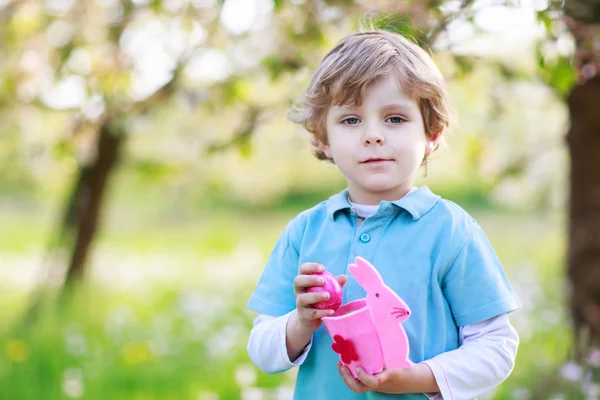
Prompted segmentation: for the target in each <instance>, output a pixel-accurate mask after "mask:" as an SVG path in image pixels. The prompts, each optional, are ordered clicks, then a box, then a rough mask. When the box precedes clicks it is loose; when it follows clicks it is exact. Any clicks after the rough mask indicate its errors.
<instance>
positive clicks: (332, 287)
mask: <svg viewBox="0 0 600 400" xmlns="http://www.w3.org/2000/svg"><path fill="white" fill-rule="evenodd" d="M312 275H315V276H320V277H321V278H323V279H324V280H325V283H324V284H323V285H322V286H311V287H309V288H308V289H306V291H307V292H329V299H328V300H325V301H321V302H319V303H315V304H313V305H312V306H313V307H314V308H318V309H320V310H337V309H338V308H339V307H340V305H341V304H342V286H341V285H340V283H339V282H338V280H337V279H335V276H333V275H332V274H330V273H329V272H327V271H324V272H317V273H314V274H312Z"/></svg>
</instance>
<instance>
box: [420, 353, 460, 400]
mask: <svg viewBox="0 0 600 400" xmlns="http://www.w3.org/2000/svg"><path fill="white" fill-rule="evenodd" d="M423 364H427V366H428V367H429V368H430V369H431V372H433V377H434V378H435V382H436V383H437V385H438V387H439V388H440V392H439V393H425V396H427V397H428V398H429V399H430V400H444V399H453V396H452V391H451V390H450V385H449V384H448V377H447V376H446V371H444V368H443V367H442V366H441V364H440V363H438V362H437V361H436V360H435V359H433V358H432V359H430V360H426V361H423Z"/></svg>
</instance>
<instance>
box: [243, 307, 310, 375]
mask: <svg viewBox="0 0 600 400" xmlns="http://www.w3.org/2000/svg"><path fill="white" fill-rule="evenodd" d="M290 315H291V312H290V313H287V314H285V315H282V316H281V317H272V316H269V315H263V314H261V315H259V316H258V317H257V318H256V319H255V320H254V326H253V327H252V331H251V332H250V338H249V339H248V346H247V349H248V355H249V356H250V359H251V360H252V361H253V362H254V364H256V366H257V367H258V368H260V369H261V370H262V371H264V372H266V373H267V374H276V373H279V372H283V371H287V370H288V369H290V368H292V367H297V366H299V365H301V364H302V363H303V362H304V360H305V359H306V357H307V355H308V352H309V350H310V348H311V346H312V338H311V340H310V342H309V343H308V345H307V346H306V347H305V348H304V350H303V351H302V353H301V354H300V356H299V357H298V358H297V359H296V360H294V361H293V362H292V361H291V360H290V358H289V356H288V353H287V346H286V328H287V323H288V321H289V318H290Z"/></svg>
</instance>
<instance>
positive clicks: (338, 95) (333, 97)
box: [288, 31, 452, 161]
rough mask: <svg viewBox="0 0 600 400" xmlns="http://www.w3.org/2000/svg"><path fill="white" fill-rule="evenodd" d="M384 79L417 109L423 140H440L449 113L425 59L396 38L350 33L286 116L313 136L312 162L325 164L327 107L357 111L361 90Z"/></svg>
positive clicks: (442, 84)
mask: <svg viewBox="0 0 600 400" xmlns="http://www.w3.org/2000/svg"><path fill="white" fill-rule="evenodd" d="M389 74H394V75H395V76H396V77H397V79H398V84H399V86H400V87H401V88H402V90H404V92H406V94H408V95H409V96H411V97H412V98H413V99H414V100H415V101H416V102H417V104H418V105H419V109H420V111H421V114H422V115H423V124H424V127H425V133H426V135H428V136H429V135H433V134H435V133H438V132H439V133H440V134H442V133H443V132H444V130H446V129H447V128H448V126H449V125H450V120H451V118H452V112H451V109H450V106H449V103H448V96H447V92H446V87H445V82H444V78H443V77H442V74H441V73H440V71H439V69H438V68H437V66H436V65H435V64H434V62H433V60H432V59H431V57H430V56H429V55H428V54H427V53H426V52H425V51H424V50H423V49H421V48H420V47H419V46H418V45H416V44H414V43H411V42H410V41H409V40H408V39H406V38H405V37H403V36H401V35H399V34H395V33H391V32H386V31H367V32H360V33H355V34H352V35H349V36H346V37H345V38H343V39H342V40H340V41H339V42H338V43H337V45H336V46H335V47H334V48H333V49H332V50H331V51H330V52H329V53H328V54H327V55H326V56H325V58H324V59H323V61H321V64H320V65H319V68H318V69H317V71H316V73H315V75H314V76H313V78H312V80H311V82H310V84H309V86H308V89H307V91H306V94H305V96H304V100H303V101H302V102H300V103H297V104H295V105H294V106H293V107H292V109H290V112H289V113H288V117H289V118H290V119H291V120H292V121H294V122H297V123H299V124H303V125H304V127H305V128H306V130H308V131H309V132H310V133H312V134H313V141H312V144H313V151H314V154H315V156H316V157H317V158H318V159H320V160H329V158H328V157H327V156H326V155H325V153H324V152H323V151H322V150H321V144H327V143H328V142H327V132H326V129H325V122H326V118H327V112H328V110H329V107H330V106H332V105H352V106H359V105H360V104H361V103H362V100H363V98H364V93H365V90H366V88H367V87H368V86H369V85H370V84H372V83H374V82H376V81H378V80H379V79H382V78H384V77H386V76H387V75H389ZM330 161H332V160H330ZM424 161H425V160H424Z"/></svg>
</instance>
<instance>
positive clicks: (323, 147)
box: [321, 144, 333, 158]
mask: <svg viewBox="0 0 600 400" xmlns="http://www.w3.org/2000/svg"><path fill="white" fill-rule="evenodd" d="M321 150H323V153H325V155H326V156H327V158H333V156H332V155H331V147H329V145H328V144H321Z"/></svg>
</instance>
